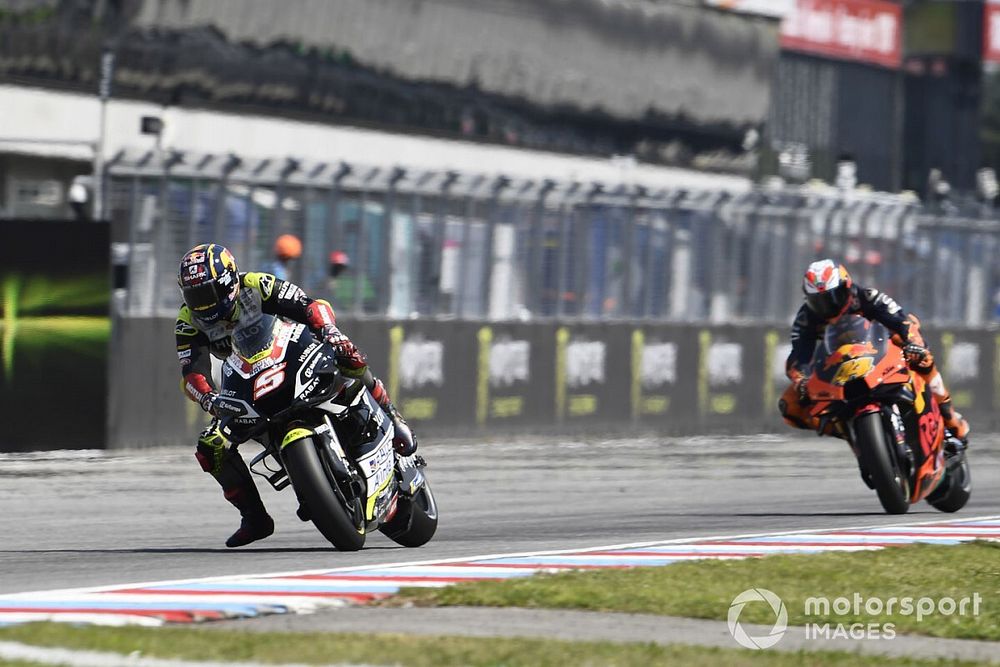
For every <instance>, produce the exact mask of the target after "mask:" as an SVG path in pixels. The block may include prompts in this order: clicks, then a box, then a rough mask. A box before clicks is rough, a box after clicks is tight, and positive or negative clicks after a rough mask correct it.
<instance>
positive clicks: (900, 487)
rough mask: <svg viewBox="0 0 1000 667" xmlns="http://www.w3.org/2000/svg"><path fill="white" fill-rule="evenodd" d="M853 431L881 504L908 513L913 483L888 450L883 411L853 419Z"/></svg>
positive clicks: (887, 510) (897, 511)
mask: <svg viewBox="0 0 1000 667" xmlns="http://www.w3.org/2000/svg"><path fill="white" fill-rule="evenodd" d="M854 432H855V437H856V439H857V446H858V455H859V457H860V459H861V464H862V467H863V468H864V470H865V471H867V472H868V475H869V476H870V477H871V482H872V484H873V485H874V486H875V492H876V493H877V494H878V499H879V502H881V503H882V507H883V508H884V509H885V511H886V513H888V514H905V513H906V511H907V510H908V509H910V501H909V495H910V494H909V486H910V484H909V480H907V479H906V478H905V477H904V476H903V474H902V473H901V472H900V471H899V465H898V464H897V463H896V458H895V456H893V454H892V452H891V451H890V449H889V440H888V439H887V437H886V433H885V424H884V423H883V421H882V414H881V413H878V412H870V413H867V414H863V415H861V416H860V417H858V418H857V419H855V420H854Z"/></svg>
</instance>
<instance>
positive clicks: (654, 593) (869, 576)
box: [382, 541, 1000, 640]
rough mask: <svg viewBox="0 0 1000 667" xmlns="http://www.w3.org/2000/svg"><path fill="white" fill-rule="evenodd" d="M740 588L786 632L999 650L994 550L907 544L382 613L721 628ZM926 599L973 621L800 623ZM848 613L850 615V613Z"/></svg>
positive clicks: (679, 568) (525, 590)
mask: <svg viewBox="0 0 1000 667" xmlns="http://www.w3.org/2000/svg"><path fill="white" fill-rule="evenodd" d="M748 588H766V589H768V590H770V591H773V592H774V593H777V594H778V596H780V597H781V598H782V600H783V601H784V603H785V606H786V608H787V609H788V622H789V624H791V625H804V624H805V623H807V622H810V623H811V622H819V623H823V622H831V623H845V624H850V623H855V622H861V623H870V622H877V623H886V622H891V623H894V624H895V625H896V630H897V632H904V633H916V634H924V635H932V636H938V637H955V638H975V639H989V640H1000V544H998V543H995V542H981V541H980V542H970V543H966V544H961V545H956V546H935V545H927V544H916V545H911V546H905V547H893V548H890V549H883V550H881V551H864V552H831V553H824V554H802V555H776V556H769V557H767V558H752V559H746V560H729V561H712V560H704V561H690V562H685V563H675V564H673V565H670V566H667V567H646V568H635V569H628V570H596V571H594V570H592V571H586V572H581V571H577V572H567V573H560V574H551V575H540V576H535V577H530V578H524V579H514V580H506V581H483V582H471V583H466V584H460V585H456V586H450V587H447V588H419V589H418V588H410V589H404V590H403V591H402V592H401V594H400V596H398V597H395V598H389V599H388V600H386V601H385V602H383V603H382V604H387V605H401V604H417V605H426V606H431V605H434V606H439V605H472V606H490V607H535V608H559V609H588V610H595V611H620V612H634V613H646V614H665V615H670V616H688V617H693V618H706V619H725V618H726V615H727V613H728V610H729V605H730V603H731V602H732V600H733V598H735V597H736V596H737V595H738V594H739V593H740V592H742V591H744V590H746V589H748ZM855 592H857V593H859V594H860V595H861V596H862V598H863V599H866V598H873V597H878V598H881V599H883V600H887V599H888V598H890V597H894V596H895V597H897V598H903V597H906V596H910V597H913V598H914V599H919V598H921V597H924V596H927V597H931V598H934V599H935V600H938V599H940V598H942V597H946V596H947V597H952V598H954V599H956V600H958V599H960V598H963V597H966V596H972V595H973V594H974V593H979V594H980V595H981V596H982V604H981V606H980V613H979V615H978V616H972V615H971V607H967V611H969V612H970V613H969V614H967V615H966V616H960V615H957V614H956V615H953V616H943V615H938V614H937V611H936V610H935V613H934V615H931V616H925V617H924V618H923V621H922V622H918V621H917V618H916V616H915V615H910V616H905V615H900V614H899V613H898V612H897V613H894V614H892V615H887V614H880V615H877V616H870V615H868V614H866V613H865V609H864V608H863V607H862V609H861V614H859V615H857V616H855V615H853V613H852V614H849V615H845V616H836V615H833V614H831V615H829V616H827V617H823V616H815V615H814V616H809V617H807V616H805V614H804V612H805V601H806V599H807V598H809V597H813V596H817V597H818V596H826V597H828V598H830V599H831V601H832V600H833V599H835V598H838V597H841V596H844V597H847V598H853V595H854V593H855ZM852 611H853V610H852ZM740 620H741V621H746V622H751V623H762V624H771V623H773V622H774V615H773V613H772V612H771V611H770V608H769V607H768V606H767V605H765V604H763V603H752V604H748V605H747V606H746V607H745V608H744V610H743V615H742V616H741V618H740Z"/></svg>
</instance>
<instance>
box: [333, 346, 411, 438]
mask: <svg viewBox="0 0 1000 667" xmlns="http://www.w3.org/2000/svg"><path fill="white" fill-rule="evenodd" d="M351 348H352V351H351V353H350V354H346V355H341V356H338V357H337V366H338V367H339V368H340V371H341V372H342V373H343V374H344V375H346V376H348V377H351V378H356V379H358V380H361V382H363V383H364V385H365V387H366V388H367V389H368V391H369V392H371V395H372V398H374V399H375V400H376V401H377V402H378V404H379V405H380V406H382V409H383V410H385V411H386V413H387V414H388V415H389V418H390V419H392V424H393V426H394V427H395V428H394V431H395V435H394V436H393V439H392V444H393V447H395V448H396V451H397V452H398V453H399V455H400V456H409V455H411V454H413V453H414V452H416V451H417V439H416V437H415V436H414V435H413V431H412V430H410V425H409V424H407V423H406V420H405V419H403V415H401V414H399V410H397V409H396V406H395V405H393V403H392V400H391V399H390V398H389V392H388V391H386V389H385V385H384V384H382V381H381V380H379V379H378V378H377V377H375V376H374V375H373V374H372V371H371V369H370V368H369V367H368V360H367V358H366V357H365V355H364V354H362V353H361V351H360V350H358V348H357V347H356V346H354V345H351Z"/></svg>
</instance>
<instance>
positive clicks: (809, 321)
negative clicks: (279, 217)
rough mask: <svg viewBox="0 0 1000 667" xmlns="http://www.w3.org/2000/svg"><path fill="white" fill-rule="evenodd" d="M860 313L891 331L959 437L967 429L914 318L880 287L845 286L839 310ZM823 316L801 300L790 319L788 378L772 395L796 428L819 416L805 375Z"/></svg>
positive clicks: (814, 425) (809, 424)
mask: <svg viewBox="0 0 1000 667" xmlns="http://www.w3.org/2000/svg"><path fill="white" fill-rule="evenodd" d="M846 314H860V315H863V316H864V317H866V318H868V319H869V320H873V321H876V322H880V323H881V324H882V325H884V326H885V327H886V328H887V329H889V331H891V332H892V334H893V336H892V340H893V342H894V343H896V344H897V345H899V346H900V347H902V348H903V349H904V351H906V352H907V354H906V356H907V361H909V362H910V365H911V367H912V368H913V369H914V370H915V371H917V372H918V373H920V374H921V375H923V376H924V377H925V378H926V380H927V383H928V385H929V386H930V388H931V392H932V393H933V394H934V396H935V397H936V398H937V401H938V405H939V407H940V409H941V415H942V417H944V421H945V426H947V427H948V429H949V430H951V432H952V433H953V434H954V435H956V436H957V437H959V438H961V439H963V440H964V439H965V438H966V437H967V435H968V432H969V425H968V423H966V421H965V420H964V419H963V418H962V415H960V414H959V413H958V412H957V411H956V410H955V409H954V408H953V407H952V404H951V396H950V395H949V393H948V390H947V388H945V384H944V380H943V379H942V378H941V374H940V373H939V372H938V370H937V368H936V367H935V365H934V356H933V355H932V354H931V352H930V351H929V350H928V349H927V347H926V345H925V344H924V338H923V336H922V335H921V334H920V320H918V319H917V317H916V316H915V315H913V314H910V313H907V312H905V311H904V310H903V309H902V308H901V307H900V305H899V304H898V303H896V301H895V300H894V299H893V298H892V297H890V296H889V295H888V294H885V293H884V292H880V291H878V290H877V289H874V288H864V287H861V286H860V285H858V284H856V283H855V284H854V285H852V286H851V294H850V297H849V303H848V305H847V307H846V309H845V310H844V312H843V313H842V314H841V316H842V315H846ZM827 324H829V322H828V321H827V320H825V319H823V318H821V317H820V316H819V315H817V314H816V313H814V312H813V311H812V310H811V309H810V308H809V307H808V306H806V305H805V304H803V305H802V307H801V308H799V312H798V313H797V314H796V316H795V321H794V322H793V323H792V334H791V342H792V351H791V353H790V354H789V355H788V361H787V362H786V363H785V373H786V375H788V379H790V380H791V381H792V384H791V385H790V386H789V387H788V389H786V390H785V392H784V394H782V396H781V400H780V401H778V408H779V410H780V411H781V416H782V417H784V419H785V421H786V422H787V423H788V424H789V425H791V426H794V427H796V428H806V429H816V428H818V427H819V420H818V419H816V418H815V417H811V416H810V415H809V412H808V410H807V405H808V403H807V399H806V396H805V391H804V387H805V381H806V380H807V376H808V373H809V367H810V364H811V363H812V358H813V353H814V352H815V349H816V343H817V341H819V339H820V337H821V336H822V335H823V330H824V329H825V328H826V326H827Z"/></svg>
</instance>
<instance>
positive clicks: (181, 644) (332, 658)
mask: <svg viewBox="0 0 1000 667" xmlns="http://www.w3.org/2000/svg"><path fill="white" fill-rule="evenodd" d="M0 641H19V642H23V643H26V644H33V645H38V646H59V647H63V648H69V649H80V650H89V651H111V652H115V653H121V654H131V653H135V652H139V654H141V655H142V656H153V657H158V658H179V659H187V660H198V661H219V662H226V661H229V662H247V661H255V662H264V663H289V662H298V663H306V664H330V663H340V662H348V663H349V662H359V663H367V664H396V665H407V666H412V667H432V666H433V667H436V666H448V665H468V666H470V667H476V666H478V665H504V666H505V667H517V666H519V665H525V666H526V667H527V666H531V667H547V666H549V665H551V666H553V667H557V666H558V667H562V666H563V665H580V666H589V665H602V666H603V665H608V666H617V665H643V666H646V665H695V666H701V665H705V666H706V667H708V666H712V667H714V666H715V665H730V666H734V667H743V666H745V667H786V666H787V667H798V666H801V665H805V666H813V665H815V666H816V667H820V666H824V667H825V666H827V665H832V666H834V667H852V666H854V665H876V664H877V665H886V666H887V667H924V666H930V665H938V666H941V665H966V664H973V663H963V662H952V661H948V662H942V661H926V660H908V659H888V658H863V657H861V656H858V655H854V654H850V653H834V652H822V653H778V652H775V651H760V652H754V651H740V650H731V649H715V648H700V647H692V646H657V645H654V644H613V643H610V642H566V641H557V640H538V639H483V638H464V637H414V636H408V635H389V634H385V635H369V634H323V633H308V634H307V633H296V634H285V633H256V632H254V633H249V632H239V631H222V630H208V629H189V628H136V627H133V628H128V627H126V628H105V627H73V626H67V625H63V624H52V623H41V624H29V625H23V626H16V627H10V628H4V629H0ZM7 664H9V665H14V664H15V663H4V662H2V661H0V665H7ZM22 664H23V663H22Z"/></svg>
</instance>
